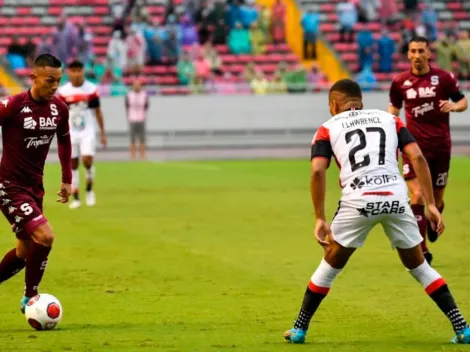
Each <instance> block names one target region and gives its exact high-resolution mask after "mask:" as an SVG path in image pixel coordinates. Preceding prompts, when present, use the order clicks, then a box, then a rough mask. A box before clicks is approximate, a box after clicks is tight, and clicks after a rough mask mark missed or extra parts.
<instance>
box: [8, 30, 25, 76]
mask: <svg viewBox="0 0 470 352" xmlns="http://www.w3.org/2000/svg"><path fill="white" fill-rule="evenodd" d="M7 60H8V62H9V63H10V68H11V69H12V70H16V69H21V68H26V52H25V50H24V46H23V45H22V44H21V43H20V40H19V37H18V36H16V35H15V36H13V38H12V41H11V43H10V45H8V49H7Z"/></svg>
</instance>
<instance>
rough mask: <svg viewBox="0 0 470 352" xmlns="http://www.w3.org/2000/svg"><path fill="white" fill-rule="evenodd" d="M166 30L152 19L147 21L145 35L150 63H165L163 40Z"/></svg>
mask: <svg viewBox="0 0 470 352" xmlns="http://www.w3.org/2000/svg"><path fill="white" fill-rule="evenodd" d="M165 36H166V32H165V30H164V28H161V29H160V28H159V27H158V25H157V24H156V23H155V22H153V20H152V19H149V20H148V21H147V26H146V27H145V29H144V32H143V37H144V40H145V46H146V48H147V53H148V57H149V62H148V63H149V64H150V65H161V64H162V63H163V42H164V40H165Z"/></svg>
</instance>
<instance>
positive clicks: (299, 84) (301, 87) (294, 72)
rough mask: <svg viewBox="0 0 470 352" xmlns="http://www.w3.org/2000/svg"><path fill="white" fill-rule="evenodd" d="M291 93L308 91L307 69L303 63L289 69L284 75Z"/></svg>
mask: <svg viewBox="0 0 470 352" xmlns="http://www.w3.org/2000/svg"><path fill="white" fill-rule="evenodd" d="M283 79H284V81H285V82H286V83H287V89H288V91H289V92H290V93H304V92H306V91H307V71H306V70H305V67H304V66H302V64H297V65H296V66H294V67H291V68H289V69H287V71H286V73H285V74H284V75H283Z"/></svg>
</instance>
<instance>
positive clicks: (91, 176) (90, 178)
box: [85, 166, 95, 192]
mask: <svg viewBox="0 0 470 352" xmlns="http://www.w3.org/2000/svg"><path fill="white" fill-rule="evenodd" d="M85 170H86V182H87V183H86V191H87V192H91V190H92V189H93V182H94V181H95V167H94V166H92V167H90V168H88V169H85Z"/></svg>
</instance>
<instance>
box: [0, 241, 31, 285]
mask: <svg viewBox="0 0 470 352" xmlns="http://www.w3.org/2000/svg"><path fill="white" fill-rule="evenodd" d="M30 247H31V241H30V240H20V239H17V240H16V247H15V248H13V249H11V250H9V251H8V252H7V253H6V254H5V256H4V257H3V259H2V261H1V262H0V283H2V282H4V281H7V280H8V279H10V278H11V277H13V276H14V275H16V274H18V273H19V272H20V271H21V270H23V269H24V267H25V266H26V256H27V254H28V250H29V249H30Z"/></svg>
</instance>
